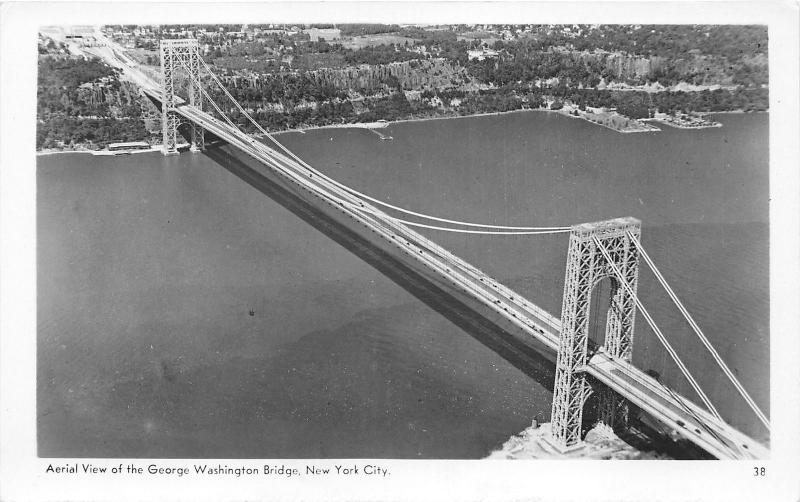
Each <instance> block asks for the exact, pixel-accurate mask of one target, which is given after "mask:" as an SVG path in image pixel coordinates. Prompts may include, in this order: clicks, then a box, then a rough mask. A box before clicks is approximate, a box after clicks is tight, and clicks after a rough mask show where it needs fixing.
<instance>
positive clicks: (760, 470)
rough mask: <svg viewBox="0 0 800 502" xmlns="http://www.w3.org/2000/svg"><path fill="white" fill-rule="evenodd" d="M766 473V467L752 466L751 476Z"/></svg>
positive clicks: (764, 474)
mask: <svg viewBox="0 0 800 502" xmlns="http://www.w3.org/2000/svg"><path fill="white" fill-rule="evenodd" d="M766 475H767V468H766V467H753V476H766Z"/></svg>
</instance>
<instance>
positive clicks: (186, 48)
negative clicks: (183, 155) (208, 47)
mask: <svg viewBox="0 0 800 502" xmlns="http://www.w3.org/2000/svg"><path fill="white" fill-rule="evenodd" d="M160 54H161V75H162V80H163V84H162V85H163V87H162V88H163V101H162V103H161V128H162V134H163V141H164V143H163V153H164V155H174V154H177V153H178V141H177V138H178V125H179V124H180V117H179V116H178V114H177V113H176V112H175V107H176V106H177V104H178V102H179V101H181V98H180V97H178V95H177V94H176V92H175V90H176V89H175V87H176V84H177V83H178V78H177V77H178V72H179V71H180V70H184V71H186V72H187V73H188V75H187V77H188V85H189V89H188V93H189V105H191V106H194V107H196V108H197V109H198V110H202V109H203V94H202V93H203V89H202V87H201V85H202V84H201V83H200V61H201V57H200V46H199V44H198V43H197V40H194V39H179V40H162V41H161V46H160ZM190 127H191V128H192V131H191V148H192V149H193V150H203V149H204V148H205V139H204V134H203V128H202V127H200V126H199V125H197V124H195V123H194V122H191V123H190Z"/></svg>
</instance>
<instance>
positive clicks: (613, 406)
mask: <svg viewBox="0 0 800 502" xmlns="http://www.w3.org/2000/svg"><path fill="white" fill-rule="evenodd" d="M97 54H98V55H100V56H101V57H103V58H104V59H105V60H106V61H107V62H109V63H110V64H112V65H113V66H116V67H117V68H119V69H121V70H122V71H123V72H124V73H125V74H126V75H127V76H128V78H130V79H132V80H133V81H134V82H136V83H137V84H138V85H139V86H140V87H141V90H142V92H143V93H144V94H145V95H146V96H147V97H149V98H150V99H151V100H152V101H153V102H154V103H157V104H159V106H160V108H161V119H162V129H163V130H162V133H163V140H164V143H163V153H164V154H166V155H172V154H177V153H178V148H177V145H178V143H177V137H178V134H179V133H178V127H179V125H180V124H181V123H185V124H186V125H188V126H189V128H190V132H189V136H190V137H189V140H190V142H191V147H192V149H194V150H198V151H200V150H203V149H204V148H205V138H206V134H210V135H213V136H215V137H216V138H218V139H219V140H222V141H224V142H226V143H228V144H229V145H231V146H232V147H234V148H235V149H237V150H238V151H240V152H242V153H244V154H245V155H246V156H248V157H250V158H252V159H255V160H256V161H257V164H258V165H259V166H261V169H262V170H261V171H259V175H261V176H264V177H266V178H267V179H269V180H270V181H271V182H272V183H274V184H276V185H278V186H280V187H281V188H282V189H284V190H285V191H287V192H289V193H291V194H293V195H294V196H295V197H297V198H298V199H300V200H302V201H304V202H305V203H306V204H308V205H310V206H312V207H313V208H314V209H315V210H316V211H321V212H322V213H324V214H325V215H326V216H327V217H329V218H332V219H333V220H335V221H336V222H338V223H340V224H341V225H343V226H345V227H346V228H348V229H349V231H351V232H353V233H355V234H357V235H358V236H359V237H360V238H362V239H364V240H366V241H368V242H370V243H371V245H373V246H375V247H377V248H378V249H380V250H381V251H382V252H384V253H386V254H387V255H388V256H391V257H392V258H394V259H396V260H398V261H400V262H401V263H403V264H404V266H405V267H407V268H408V269H410V270H412V271H413V272H414V273H416V274H418V275H419V276H421V277H423V278H424V279H425V280H426V281H428V282H430V283H431V284H432V285H434V286H435V287H436V288H437V290H439V291H442V292H444V293H445V294H447V295H450V296H451V297H452V298H454V299H455V300H456V301H458V302H460V303H461V304H463V305H465V306H466V307H467V308H469V309H470V310H471V311H473V312H475V313H477V314H478V315H480V316H482V317H483V318H485V319H486V320H488V321H489V322H490V323H491V324H492V325H493V326H495V327H497V328H499V332H500V333H502V337H501V338H502V339H503V343H505V344H506V346H507V348H508V350H512V351H518V350H520V347H525V348H527V349H530V350H533V351H535V352H536V353H537V354H539V355H541V356H542V357H543V358H545V359H547V360H548V361H550V362H551V363H554V365H555V383H554V393H553V404H552V414H551V421H552V437H551V438H550V442H551V443H552V445H553V446H554V447H555V448H556V449H558V450H560V451H562V452H567V451H570V450H572V449H575V448H579V447H580V445H581V441H582V434H583V432H584V424H583V414H584V407H585V404H586V402H587V400H588V398H589V397H590V396H591V395H592V394H595V395H596V398H597V402H598V417H599V419H600V420H602V421H603V422H605V423H607V424H609V425H611V426H613V427H617V428H624V427H625V426H626V424H627V422H628V419H629V413H630V410H631V405H633V406H635V407H637V408H638V409H640V410H641V411H642V412H644V413H646V414H647V415H649V416H650V417H652V418H653V419H654V420H656V421H657V422H659V423H660V424H662V425H663V426H664V427H666V428H668V429H670V430H672V431H674V434H675V435H677V436H680V437H682V438H683V439H685V440H687V441H689V442H691V443H692V444H694V445H696V446H697V447H699V448H700V449H702V450H704V451H705V452H707V453H708V454H710V455H711V456H713V457H716V458H720V459H749V458H766V457H767V456H768V449H767V448H766V447H765V446H764V445H762V444H760V443H759V442H758V441H756V440H754V439H753V438H751V437H749V436H747V435H746V434H744V433H742V432H740V431H738V430H737V429H735V428H734V427H732V426H731V425H729V424H727V423H726V422H725V420H724V419H723V418H722V417H721V416H720V414H719V412H718V411H717V409H716V407H715V406H714V405H713V403H712V401H711V399H710V398H709V396H708V395H707V394H706V393H705V392H704V391H703V390H702V389H701V388H700V386H699V384H698V383H697V380H696V379H695V378H694V377H693V375H692V374H691V373H690V371H689V369H688V368H687V367H686V365H685V364H684V363H683V362H682V361H681V359H680V357H679V356H678V354H677V352H676V351H675V349H674V348H673V347H672V345H671V344H670V342H669V339H668V337H667V334H665V333H664V332H663V331H662V330H661V329H659V327H658V326H657V325H656V323H655V321H654V320H653V318H652V316H651V315H650V314H649V312H648V311H647V309H646V307H645V306H644V305H643V304H642V302H641V300H640V299H639V297H638V296H637V283H638V276H639V262H640V259H641V260H643V261H644V262H645V264H646V265H647V266H648V268H649V269H650V270H651V271H652V272H653V274H654V275H655V277H656V279H657V280H658V282H659V283H660V284H661V286H663V288H664V290H665V291H666V292H667V294H668V295H669V297H670V299H671V300H672V302H673V303H674V304H675V307H676V308H677V309H678V310H679V311H680V313H681V314H682V315H683V316H684V318H685V319H686V321H687V322H688V324H689V326H690V327H691V328H692V330H693V332H694V334H695V335H697V337H698V338H699V340H700V341H701V342H702V344H703V346H704V347H705V348H706V349H707V350H708V351H709V353H710V355H711V356H712V357H713V359H714V361H715V362H716V363H717V365H718V366H719V368H720V369H721V370H722V372H723V373H724V374H725V375H726V377H727V378H728V379H729V380H730V382H731V383H732V385H733V386H734V387H735V389H736V390H737V392H738V393H739V395H740V396H741V398H742V399H744V401H745V402H746V403H747V404H748V406H749V408H750V409H751V410H752V412H753V413H754V414H755V415H756V416H757V417H758V419H759V420H760V421H761V422H762V423H763V425H764V426H765V427H766V429H767V430H769V428H770V423H769V420H768V418H767V416H766V415H765V413H764V412H763V411H762V410H760V409H759V407H758V406H757V405H756V403H755V402H754V401H753V399H752V397H751V396H750V395H749V394H748V393H747V391H746V390H745V389H744V387H743V386H742V384H741V383H740V382H739V381H738V379H737V378H736V376H735V375H734V374H733V372H732V371H731V370H730V368H729V367H728V366H727V365H726V364H725V362H724V361H723V360H722V358H721V357H720V355H719V353H718V352H717V351H716V350H715V349H714V347H713V346H712V345H711V343H710V342H709V340H708V338H707V337H706V336H705V334H704V333H703V332H702V330H701V329H700V327H699V326H698V325H697V323H696V322H695V321H694V319H693V318H692V316H691V315H690V314H689V312H688V310H687V309H686V307H685V306H684V305H683V303H682V302H681V301H680V299H679V298H678V297H677V295H676V294H675V292H674V291H673V290H672V288H671V287H670V286H669V284H668V283H667V281H666V279H665V278H664V276H663V275H662V274H661V272H660V271H659V270H658V268H657V266H656V264H655V263H654V262H653V260H652V259H651V258H650V256H649V255H648V254H647V251H646V250H645V248H644V246H643V245H642V243H641V240H640V234H641V223H640V222H639V221H638V220H636V219H634V218H618V219H614V220H608V221H602V222H596V223H583V224H578V225H573V226H565V227H511V226H501V225H483V224H479V223H473V222H462V221H456V220H450V219H445V218H439V217H436V216H432V215H426V214H423V213H419V212H415V211H410V210H408V209H405V208H401V207H397V206H393V205H391V204H388V203H386V202H383V201H381V200H378V199H376V198H373V197H370V196H369V195H367V194H364V193H361V192H358V191H356V190H354V189H353V188H350V187H348V186H346V185H344V184H342V183H339V182H337V181H336V180H334V179H332V178H330V177H328V176H326V175H325V174H323V173H322V172H320V171H318V170H317V169H315V168H313V167H312V166H310V165H309V164H307V163H306V162H304V161H303V160H302V159H301V158H299V157H298V156H297V155H295V154H294V153H292V152H291V151H290V150H289V149H287V148H286V147H285V146H284V145H282V144H281V143H280V142H279V141H277V140H276V139H275V138H274V137H273V136H272V135H271V134H269V133H268V131H266V130H265V129H264V128H262V127H261V126H260V125H259V124H258V122H257V121H256V120H254V119H253V117H252V116H251V115H250V113H248V111H247V110H246V109H245V108H244V107H243V106H242V105H241V104H239V103H238V102H237V100H236V99H235V98H234V96H233V95H231V93H230V92H229V91H228V90H227V89H226V88H225V86H224V85H223V83H222V82H221V81H220V79H219V78H218V77H217V76H216V75H215V74H214V72H213V71H212V70H211V68H210V67H209V65H208V64H207V63H206V62H205V61H204V60H203V58H202V56H201V54H200V50H199V47H198V44H197V42H196V41H195V40H191V39H188V40H163V41H162V42H161V46H160V56H161V68H162V75H161V79H160V80H161V82H157V81H156V79H154V78H151V77H150V76H147V75H145V74H144V73H143V72H142V71H140V70H139V69H137V67H136V66H137V65H136V64H135V63H134V62H132V61H131V60H129V59H128V58H127V57H125V56H124V54H123V53H122V52H121V49H120V50H115V49H114V48H113V44H107V45H106V46H104V48H103V49H102V50H98V52H97ZM204 82H210V83H211V84H212V85H214V86H217V87H218V88H219V90H220V91H222V93H223V94H224V96H225V97H226V98H227V100H228V103H227V104H226V105H225V106H226V107H228V108H229V109H231V108H230V107H231V106H232V107H234V108H235V109H236V110H238V112H239V114H240V115H241V117H244V118H245V119H246V120H247V121H248V122H249V123H250V124H251V125H252V126H253V127H254V128H255V129H256V130H258V131H259V132H260V133H261V134H262V135H263V138H264V141H260V140H258V139H256V138H254V137H252V136H250V135H249V134H247V133H245V132H244V131H243V130H242V129H241V128H240V127H239V126H238V125H237V124H236V123H234V122H233V121H232V120H231V119H230V118H229V117H228V114H226V113H225V111H224V108H223V107H222V106H221V105H220V104H218V103H217V102H216V101H215V100H214V99H212V97H211V96H210V94H209V92H208V91H207V90H206V89H205V88H204ZM181 94H183V96H185V97H183V96H181ZM206 107H210V111H206V110H204V108H206ZM267 140H269V141H270V142H271V144H268V143H267V142H266V141H267ZM412 227H416V228H422V229H428V230H434V231H448V232H458V233H464V234H481V235H484V234H489V235H498V236H505V235H530V236H536V235H542V234H568V235H569V246H568V251H567V268H566V277H565V283H564V294H563V303H562V314H561V319H558V318H555V317H553V316H552V315H550V314H549V313H548V312H546V311H545V310H543V309H542V308H540V307H538V306H537V305H535V304H534V303H533V302H531V301H529V300H528V299H526V298H525V297H523V296H522V295H520V294H518V293H516V292H514V291H512V290H511V289H509V288H508V287H506V286H504V285H503V284H501V283H499V282H498V281H496V280H495V279H493V278H491V277H489V276H488V275H487V274H485V273H483V272H482V271H481V270H479V269H478V268H476V267H475V266H473V265H471V264H469V263H467V262H466V261H464V260H462V259H460V258H459V257H457V256H455V255H453V254H452V253H450V252H449V251H447V250H446V249H444V248H442V247H441V246H439V245H437V244H436V243H435V242H433V241H432V240H430V239H429V238H427V237H425V236H423V235H421V234H420V233H418V232H417V231H415V230H413V229H412ZM605 278H610V279H611V283H612V293H611V300H610V305H609V306H608V313H607V322H606V332H605V341H604V345H603V346H602V347H595V346H593V343H590V341H589V316H590V310H591V300H592V294H593V290H594V289H595V286H596V285H597V284H598V283H599V282H600V281H601V280H603V279H605ZM637 311H638V312H639V313H640V314H641V316H642V317H643V318H644V319H645V321H646V322H647V324H648V325H649V326H650V328H651V330H652V331H653V333H655V336H656V337H657V338H658V340H659V342H660V343H661V344H662V345H663V346H664V348H665V349H666V351H667V353H668V354H669V356H670V358H671V359H672V360H673V361H674V363H675V364H676V365H677V367H678V368H679V369H680V371H681V373H682V375H683V376H684V377H685V378H686V380H687V381H688V382H689V384H690V386H691V388H692V389H693V391H694V392H695V393H696V395H697V397H698V398H699V400H700V402H701V403H702V406H700V405H698V404H696V403H694V402H693V401H691V400H689V399H687V398H686V397H684V396H681V395H679V394H678V393H677V392H675V391H673V390H672V389H670V388H668V387H667V386H665V385H664V384H662V383H660V382H659V381H658V380H657V379H656V378H653V377H651V376H650V375H649V374H647V373H646V372H644V371H642V370H640V369H638V368H636V367H635V366H634V365H633V364H632V362H631V357H632V347H633V339H634V336H633V335H634V319H635V316H636V313H637Z"/></svg>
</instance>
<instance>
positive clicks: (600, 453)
mask: <svg viewBox="0 0 800 502" xmlns="http://www.w3.org/2000/svg"><path fill="white" fill-rule="evenodd" d="M549 437H550V424H549V423H545V424H541V425H538V424H536V423H535V422H534V424H533V425H531V426H530V427H528V428H527V429H525V430H524V431H522V432H521V433H520V434H518V435H516V436H513V437H511V439H509V440H508V441H506V443H505V444H504V445H503V447H502V448H501V449H500V450H498V451H495V452H492V453H491V454H490V455H489V456H488V457H487V459H489V460H507V459H513V460H516V459H521V460H530V459H567V460H575V459H594V460H600V459H615V460H628V459H630V460H634V459H635V460H644V459H667V458H669V457H666V456H663V455H660V454H657V453H653V452H642V451H639V450H637V449H635V448H634V447H633V446H631V445H629V444H628V443H626V442H625V441H623V440H622V439H620V438H619V437H617V435H616V434H614V431H613V430H611V428H610V427H609V426H607V425H605V424H597V425H596V426H595V427H594V428H593V429H592V430H590V431H589V432H588V433H587V434H586V437H585V438H584V445H583V446H582V447H580V448H578V449H575V450H572V451H570V452H568V453H567V454H561V453H559V452H558V451H557V450H556V449H555V447H553V446H552V444H551V443H550V442H549V441H548V438H549Z"/></svg>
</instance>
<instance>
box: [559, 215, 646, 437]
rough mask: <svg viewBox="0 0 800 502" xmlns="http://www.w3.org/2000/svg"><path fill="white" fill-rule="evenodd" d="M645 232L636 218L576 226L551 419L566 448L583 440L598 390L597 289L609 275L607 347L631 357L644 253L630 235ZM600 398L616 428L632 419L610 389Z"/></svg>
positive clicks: (602, 413) (612, 352)
mask: <svg viewBox="0 0 800 502" xmlns="http://www.w3.org/2000/svg"><path fill="white" fill-rule="evenodd" d="M640 234H641V222H640V221H639V220H637V219H635V218H617V219H615V220H608V221H601V222H597V223H584V224H581V225H575V226H573V227H572V232H571V233H570V238H569V252H568V255H567V273H566V276H565V278H564V299H563V303H562V308H561V339H560V342H559V348H558V358H557V361H556V380H555V389H554V391H553V408H552V417H551V420H552V439H553V441H554V442H555V444H556V446H558V447H559V448H561V449H563V450H567V449H570V448H573V447H576V446H578V445H579V444H580V443H581V432H582V430H581V427H582V421H583V407H584V404H585V403H586V400H587V399H588V397H589V396H590V395H591V393H592V389H591V387H590V385H589V383H588V382H587V380H586V374H585V373H584V367H585V365H586V363H587V362H588V358H589V353H588V351H589V347H588V342H589V338H588V335H589V315H590V305H591V299H592V290H593V289H594V287H595V286H596V285H597V284H598V283H599V282H600V281H601V280H602V279H604V278H606V277H610V278H611V283H612V286H611V287H612V292H611V301H610V305H609V307H608V314H607V317H606V331H605V344H604V350H605V352H606V353H607V354H608V355H609V356H610V357H612V358H614V359H616V360H622V361H626V362H630V360H631V355H632V349H633V323H634V317H635V314H636V304H635V299H634V295H635V294H636V286H637V282H638V278H639V251H638V249H637V247H636V245H635V244H634V242H633V241H632V239H631V237H630V235H633V236H634V237H636V239H637V240H638V239H639V236H640ZM600 246H602V247H603V248H605V251H606V254H607V255H608V257H609V258H610V260H609V259H607V258H606V257H605V256H604V253H603V251H602V250H601V248H600ZM609 261H610V262H611V263H610V262H609ZM612 263H613V267H612ZM614 267H616V269H617V271H616V272H615V271H614ZM617 272H619V275H621V276H622V277H623V278H624V279H625V281H626V282H627V283H628V284H629V285H630V289H628V288H625V287H623V286H622V285H621V284H620V281H619V277H618V274H617ZM599 398H600V400H599V406H600V419H601V420H602V421H603V422H605V423H607V424H609V425H611V426H612V427H613V426H621V425H625V424H626V423H627V418H628V408H627V404H626V403H625V402H624V401H623V400H622V398H620V397H619V396H618V395H617V394H616V393H614V392H613V391H611V390H610V389H604V390H603V391H601V392H600V395H599Z"/></svg>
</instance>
